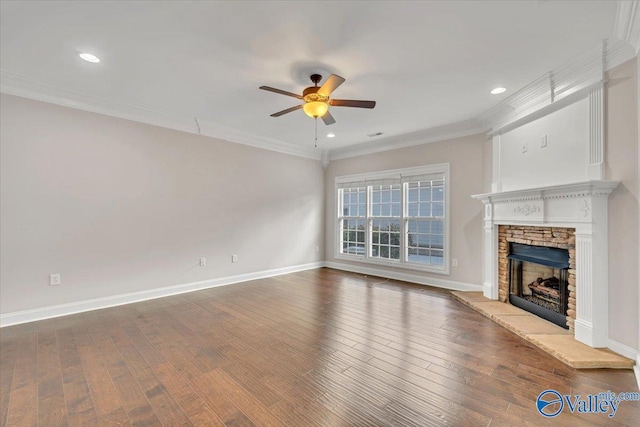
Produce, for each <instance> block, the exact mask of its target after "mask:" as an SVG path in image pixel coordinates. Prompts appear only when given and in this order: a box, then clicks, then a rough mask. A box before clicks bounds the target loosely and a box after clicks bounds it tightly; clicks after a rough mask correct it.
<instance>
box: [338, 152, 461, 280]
mask: <svg viewBox="0 0 640 427" xmlns="http://www.w3.org/2000/svg"><path fill="white" fill-rule="evenodd" d="M433 173H442V174H443V175H444V181H445V185H444V218H443V220H444V242H443V246H444V248H443V249H444V251H443V257H444V259H443V266H442V267H437V266H434V265H421V264H417V263H410V262H407V260H406V258H407V246H406V242H407V240H408V239H407V235H408V227H407V222H408V219H410V217H409V216H408V212H407V195H406V194H405V193H406V191H407V186H406V185H405V184H402V185H401V187H400V191H401V193H400V194H401V196H400V197H401V203H402V207H401V215H400V224H401V229H402V231H401V233H400V246H401V247H400V259H399V260H393V259H384V258H378V257H372V256H371V241H370V239H371V224H372V221H373V219H374V217H373V216H372V215H371V201H370V200H371V199H370V198H371V191H370V186H369V185H367V186H366V195H367V199H366V212H367V215H366V219H365V230H366V233H365V249H366V250H365V254H364V255H359V254H345V253H341V245H342V221H341V220H340V219H341V218H342V215H341V209H342V200H341V197H339V195H340V191H338V190H339V188H340V186H342V185H345V184H349V183H362V182H367V181H379V180H384V179H400V180H403V179H407V178H409V179H410V178H411V176H418V175H427V174H433ZM372 185H373V184H372ZM334 194H335V199H336V205H335V211H334V215H335V217H334V218H335V221H336V225H335V227H334V228H335V230H334V231H335V237H336V239H335V242H336V243H335V245H334V258H336V259H341V260H345V261H357V262H363V263H368V264H376V265H380V266H385V267H394V268H402V269H408V270H419V271H426V272H430V273H437V274H444V275H449V274H450V271H451V268H450V267H451V266H450V256H449V254H450V246H451V240H450V222H451V210H450V204H451V201H450V199H451V197H450V194H451V181H450V178H449V163H439V164H435V165H428V166H420V167H415V168H405V169H393V170H387V171H381V172H371V173H364V174H355V175H344V176H338V177H336V179H335V187H334Z"/></svg>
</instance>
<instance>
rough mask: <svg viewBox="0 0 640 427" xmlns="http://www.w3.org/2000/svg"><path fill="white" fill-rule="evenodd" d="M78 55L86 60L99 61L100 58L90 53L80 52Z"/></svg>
mask: <svg viewBox="0 0 640 427" xmlns="http://www.w3.org/2000/svg"><path fill="white" fill-rule="evenodd" d="M79 56H80V58H82V59H84V60H85V61H87V62H100V58H98V57H97V56H95V55H92V54H90V53H81V54H79Z"/></svg>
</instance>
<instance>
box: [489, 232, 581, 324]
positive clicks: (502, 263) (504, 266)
mask: <svg viewBox="0 0 640 427" xmlns="http://www.w3.org/2000/svg"><path fill="white" fill-rule="evenodd" d="M512 242H513V243H521V244H523V245H533V246H546V247H554V248H561V249H566V250H567V251H568V252H569V279H568V282H569V284H568V285H569V286H568V287H569V308H568V310H567V313H566V315H567V326H568V327H569V331H571V332H573V330H574V323H575V319H576V270H575V268H576V236H575V230H574V229H573V228H566V227H540V226H530V225H499V226H498V300H499V301H501V302H507V300H508V299H509V260H508V259H507V255H508V254H509V243H512Z"/></svg>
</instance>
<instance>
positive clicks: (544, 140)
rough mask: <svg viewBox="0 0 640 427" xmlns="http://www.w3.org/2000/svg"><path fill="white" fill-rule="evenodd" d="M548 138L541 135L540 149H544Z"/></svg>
mask: <svg viewBox="0 0 640 427" xmlns="http://www.w3.org/2000/svg"><path fill="white" fill-rule="evenodd" d="M547 141H548V136H547V135H543V136H542V137H540V148H545V147H546V146H547Z"/></svg>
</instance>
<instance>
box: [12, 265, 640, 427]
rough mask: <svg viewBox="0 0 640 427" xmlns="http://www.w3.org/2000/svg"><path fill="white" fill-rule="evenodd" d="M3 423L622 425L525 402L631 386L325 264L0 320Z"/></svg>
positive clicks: (403, 286)
mask: <svg viewBox="0 0 640 427" xmlns="http://www.w3.org/2000/svg"><path fill="white" fill-rule="evenodd" d="M0 357H1V359H0V424H1V425H2V426H21V427H22V426H47V427H48V426H67V425H79V426H82V425H87V426H94V425H96V426H100V425H105V426H116V425H133V426H191V425H198V426H295V427H299V426H441V425H449V426H467V425H468V426H499V425H504V426H516V425H517V426H524V425H535V426H541V425H554V426H556V425H566V426H587V425H603V426H604V425H607V426H612V425H613V426H615V425H617V426H630V425H637V424H636V423H637V420H638V419H640V402H622V403H621V404H620V406H619V409H618V412H617V414H616V415H615V417H613V418H608V417H607V416H606V415H603V414H571V413H570V412H569V411H568V410H567V409H565V410H564V411H563V412H562V413H561V414H560V415H559V416H558V417H556V418H553V419H545V418H543V417H542V416H541V415H539V414H538V412H537V410H536V409H535V400H536V397H537V396H538V394H539V393H540V392H541V391H543V390H545V389H548V388H552V389H555V390H557V391H559V392H560V393H563V394H565V393H566V394H569V393H573V394H580V395H583V396H584V395H587V394H594V393H598V392H601V391H607V390H611V391H614V392H622V391H637V390H638V389H637V384H636V382H635V378H634V376H633V373H632V371H631V370H580V371H578V370H575V369H572V368H570V367H568V366H567V365H564V364H562V363H561V362H559V361H557V360H556V359H554V358H552V357H550V356H549V355H547V354H546V353H544V352H543V351H541V350H539V349H538V348H536V347H535V346H533V345H531V344H529V343H527V342H526V341H524V340H523V339H521V338H520V337H518V336H516V335H515V334H513V333H511V332H509V331H508V330H506V329H504V328H502V327H501V326H499V325H496V324H495V323H493V322H492V321H491V320H489V319H487V318H485V317H483V316H482V315H480V314H478V313H476V312H475V311H473V310H472V309H470V308H468V307H466V306H464V305H463V304H461V303H459V302H457V301H455V300H454V299H453V298H452V297H451V296H450V294H449V292H447V291H444V290H440V289H435V288H429V287H425V286H418V285H412V284H408V283H403V282H397V281H392V280H386V279H381V278H378V277H367V276H362V275H358V274H353V273H345V272H340V271H337V270H330V269H319V270H312V271H306V272H300V273H294V274H289V275H284V276H278V277H275V278H269V279H263V280H256V281H251V282H246V283H242V284H236V285H232V286H226V287H220V288H213V289H209V290H205V291H200V292H194V293H190V294H184V295H178V296H172V297H168V298H162V299H157V300H152V301H147V302H143V303H137V304H130V305H126V306H121V307H114V308H109V309H105V310H98V311H93V312H88V313H83V314H78V315H73V316H67V317H62V318H57V319H50V320H45V321H41V322H34V323H30V324H24V325H18V326H12V327H7V328H3V329H2V330H0Z"/></svg>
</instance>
